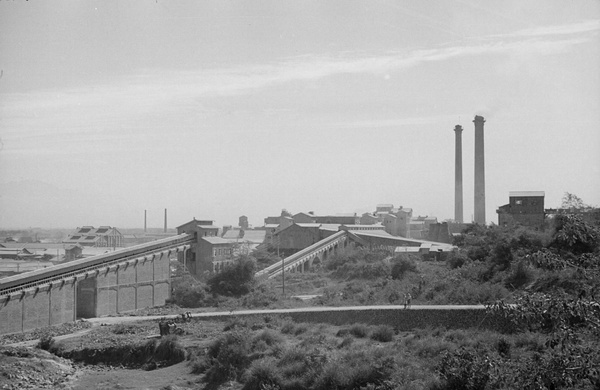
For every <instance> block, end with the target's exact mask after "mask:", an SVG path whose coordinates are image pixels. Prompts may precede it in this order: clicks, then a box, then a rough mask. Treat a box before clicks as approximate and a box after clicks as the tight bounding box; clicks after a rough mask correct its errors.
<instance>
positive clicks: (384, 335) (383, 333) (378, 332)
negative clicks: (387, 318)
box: [371, 325, 394, 343]
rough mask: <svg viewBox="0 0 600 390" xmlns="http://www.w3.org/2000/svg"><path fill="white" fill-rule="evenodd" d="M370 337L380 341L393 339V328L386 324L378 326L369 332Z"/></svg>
mask: <svg viewBox="0 0 600 390" xmlns="http://www.w3.org/2000/svg"><path fill="white" fill-rule="evenodd" d="M371 338H372V339H373V340H375V341H380V342H382V343H387V342H390V341H392V340H393V339H394V329H393V328H392V327H391V326H388V325H381V326H378V327H377V328H375V330H373V332H372V333H371Z"/></svg>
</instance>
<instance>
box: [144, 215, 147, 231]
mask: <svg viewBox="0 0 600 390" xmlns="http://www.w3.org/2000/svg"><path fill="white" fill-rule="evenodd" d="M147 211H148V210H144V233H146V232H147V231H148V230H147V225H146V222H147V215H146V213H147Z"/></svg>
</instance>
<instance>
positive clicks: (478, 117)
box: [473, 115, 485, 122]
mask: <svg viewBox="0 0 600 390" xmlns="http://www.w3.org/2000/svg"><path fill="white" fill-rule="evenodd" d="M473 122H485V119H483V117H482V116H481V115H475V119H474V120H473Z"/></svg>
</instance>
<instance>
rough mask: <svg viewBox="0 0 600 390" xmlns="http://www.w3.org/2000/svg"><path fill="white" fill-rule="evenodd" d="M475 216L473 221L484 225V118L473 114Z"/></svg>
mask: <svg viewBox="0 0 600 390" xmlns="http://www.w3.org/2000/svg"><path fill="white" fill-rule="evenodd" d="M473 123H475V210H474V211H475V217H474V222H475V223H479V224H481V225H485V158H484V150H483V145H484V143H483V124H484V123H485V119H483V117H482V116H479V115H475V119H474V120H473Z"/></svg>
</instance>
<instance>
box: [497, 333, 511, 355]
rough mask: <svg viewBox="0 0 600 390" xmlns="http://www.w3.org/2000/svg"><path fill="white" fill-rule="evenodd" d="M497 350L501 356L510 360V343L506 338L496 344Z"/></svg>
mask: <svg viewBox="0 0 600 390" xmlns="http://www.w3.org/2000/svg"><path fill="white" fill-rule="evenodd" d="M496 350H497V351H498V353H499V354H500V356H502V357H504V358H510V342H509V341H507V340H506V339H505V338H504V337H501V338H500V339H498V342H497V343H496Z"/></svg>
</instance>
